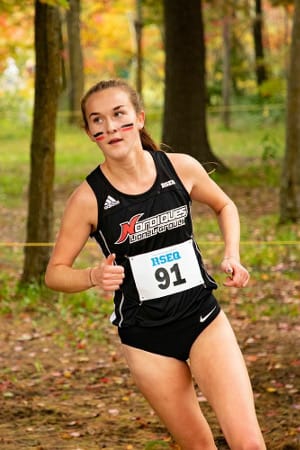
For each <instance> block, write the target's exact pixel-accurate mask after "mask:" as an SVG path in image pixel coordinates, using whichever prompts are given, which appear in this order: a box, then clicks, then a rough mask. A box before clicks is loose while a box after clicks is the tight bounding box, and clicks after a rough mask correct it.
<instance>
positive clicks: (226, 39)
mask: <svg viewBox="0 0 300 450" xmlns="http://www.w3.org/2000/svg"><path fill="white" fill-rule="evenodd" d="M224 9H225V11H224V13H225V14H224V18H223V80H222V98H223V107H224V110H223V113H222V118H223V124H224V127H225V128H227V129H229V128H230V109H229V107H230V90H231V89H230V88H231V73H230V47H231V45H230V44H231V42H230V22H231V19H230V15H229V11H228V9H229V8H228V7H225V8H224Z"/></svg>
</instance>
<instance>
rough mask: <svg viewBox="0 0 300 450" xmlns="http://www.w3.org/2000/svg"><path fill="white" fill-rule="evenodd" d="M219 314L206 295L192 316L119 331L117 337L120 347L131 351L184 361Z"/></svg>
mask: <svg viewBox="0 0 300 450" xmlns="http://www.w3.org/2000/svg"><path fill="white" fill-rule="evenodd" d="M220 310H221V308H220V306H219V304H218V302H217V300H216V298H215V297H214V295H213V294H210V295H209V296H208V297H207V298H206V299H205V301H204V302H203V303H201V309H199V311H197V312H196V313H195V314H193V315H192V316H189V317H186V318H184V319H182V320H177V321H175V322H171V323H168V324H166V325H162V326H157V327H140V326H130V327H124V328H123V327H119V328H118V331H119V336H120V339H121V342H122V343H123V344H126V345H129V346H131V347H136V348H139V349H141V350H146V351H147V352H151V353H157V354H159V355H164V356H171V357H173V358H176V359H180V360H182V361H186V360H187V359H188V358H189V354H190V350H191V347H192V345H193V343H194V342H195V340H196V339H197V337H198V336H199V334H200V333H202V331H203V330H204V329H205V328H206V327H207V326H208V325H209V324H210V323H211V322H212V321H213V320H214V319H215V318H216V317H217V315H218V314H219V312H220Z"/></svg>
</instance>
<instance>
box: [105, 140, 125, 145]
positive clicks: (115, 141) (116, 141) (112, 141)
mask: <svg viewBox="0 0 300 450" xmlns="http://www.w3.org/2000/svg"><path fill="white" fill-rule="evenodd" d="M121 141H123V139H121V138H114V139H111V140H110V141H108V144H109V145H113V144H118V143H119V142H121Z"/></svg>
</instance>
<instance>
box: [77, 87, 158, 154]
mask: <svg viewBox="0 0 300 450" xmlns="http://www.w3.org/2000/svg"><path fill="white" fill-rule="evenodd" d="M109 88H119V89H122V90H123V91H125V92H126V93H127V94H128V97H129V99H130V101H131V103H132V105H133V107H134V109H135V112H136V113H137V114H139V113H140V112H141V111H142V110H143V105H142V102H141V99H140V97H139V95H138V93H137V92H136V91H135V90H134V89H133V88H132V87H131V86H130V85H129V84H128V83H127V82H126V81H124V80H121V79H111V80H102V81H99V82H98V83H96V84H95V85H93V86H92V87H91V88H90V89H89V90H88V91H87V92H86V94H85V95H84V96H83V97H82V99H81V113H82V118H83V122H84V127H85V128H86V129H87V128H88V122H87V118H86V109H85V107H86V102H87V100H88V99H89V97H90V96H91V95H92V94H94V93H96V92H100V91H103V90H105V89H109ZM140 137H141V142H142V146H143V148H144V149H145V150H159V147H158V146H157V144H156V143H155V142H154V140H153V139H152V137H151V136H150V134H149V133H148V132H147V131H146V129H145V127H143V128H142V129H141V130H140Z"/></svg>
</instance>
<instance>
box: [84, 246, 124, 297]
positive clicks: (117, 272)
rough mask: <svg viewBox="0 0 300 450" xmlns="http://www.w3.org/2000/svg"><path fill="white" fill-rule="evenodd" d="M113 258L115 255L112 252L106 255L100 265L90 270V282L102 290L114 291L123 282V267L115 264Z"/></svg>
mask: <svg viewBox="0 0 300 450" xmlns="http://www.w3.org/2000/svg"><path fill="white" fill-rule="evenodd" d="M115 259H116V255H115V254H114V253H112V254H110V255H108V257H107V258H106V259H105V260H104V261H103V262H102V263H101V264H100V266H98V267H94V268H93V269H92V270H91V274H90V277H91V281H92V283H93V284H94V285H95V286H99V287H100V288H101V289H103V290H104V291H116V290H117V289H119V288H120V286H121V284H122V283H123V279H124V277H125V273H124V267H123V266H118V265H116V264H115Z"/></svg>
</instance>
